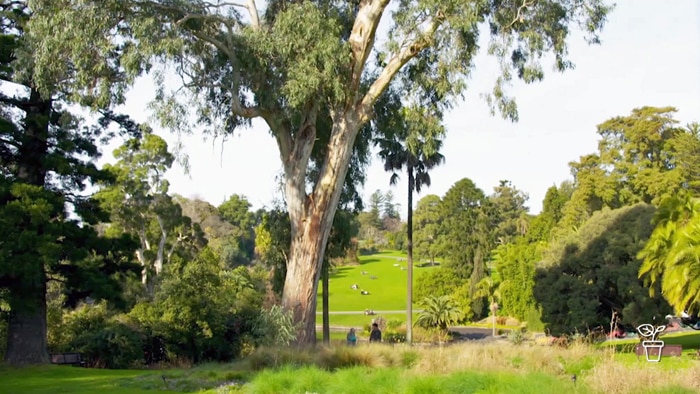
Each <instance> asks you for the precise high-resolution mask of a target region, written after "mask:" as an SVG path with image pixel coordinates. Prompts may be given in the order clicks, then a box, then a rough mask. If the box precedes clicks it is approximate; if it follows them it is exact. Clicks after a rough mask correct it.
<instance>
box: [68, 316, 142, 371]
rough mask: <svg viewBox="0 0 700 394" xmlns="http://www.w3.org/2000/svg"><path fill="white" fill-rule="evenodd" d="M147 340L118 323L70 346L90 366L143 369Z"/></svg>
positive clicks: (87, 333)
mask: <svg viewBox="0 0 700 394" xmlns="http://www.w3.org/2000/svg"><path fill="white" fill-rule="evenodd" d="M144 339H145V336H144V335H143V334H142V333H141V332H140V331H139V330H138V329H137V328H136V327H133V326H130V325H128V324H126V323H122V322H119V321H112V322H109V323H107V324H106V325H105V326H104V327H102V328H101V329H99V330H95V331H88V332H86V333H85V334H84V335H81V336H79V337H77V338H76V339H75V340H74V341H73V342H72V343H71V344H72V345H73V346H74V347H75V349H76V350H77V351H79V352H81V353H83V356H84V357H85V359H86V361H87V364H88V365H90V366H94V367H100V368H133V367H137V366H141V365H143V362H144V357H143V348H144Z"/></svg>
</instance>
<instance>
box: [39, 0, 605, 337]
mask: <svg viewBox="0 0 700 394" xmlns="http://www.w3.org/2000/svg"><path fill="white" fill-rule="evenodd" d="M390 3H391V1H390V0H360V1H357V0H351V1H327V0H313V1H312V0H307V1H298V2H289V1H286V0H271V1H268V2H267V3H266V7H265V10H264V11H261V10H260V9H258V5H257V4H256V2H255V0H247V1H246V2H224V1H203V0H190V1H185V0H168V1H165V0H31V1H30V4H31V6H32V8H33V9H34V11H35V12H37V13H38V14H39V15H40V16H41V17H40V18H39V19H37V20H35V21H34V23H32V32H33V36H32V38H33V39H34V40H36V41H38V42H39V43H40V44H39V45H37V47H36V51H35V52H34V55H35V56H36V64H37V67H38V69H39V70H41V71H42V76H43V78H42V79H41V80H40V81H39V82H40V85H39V86H41V88H42V89H51V88H53V87H54V86H66V85H69V86H71V89H72V90H73V91H74V92H75V95H74V96H75V98H76V99H77V100H80V101H81V102H87V103H92V104H96V103H113V104H117V103H120V102H122V101H123V98H124V95H123V93H124V91H125V90H126V89H127V87H128V86H130V85H131V84H133V82H134V81H135V78H136V77H137V76H138V75H140V74H142V73H144V72H147V71H149V70H152V66H153V65H154V64H156V63H158V64H161V63H162V62H167V63H168V64H170V65H172V70H173V72H175V73H176V74H178V75H179V76H180V77H182V80H183V83H182V84H181V85H180V86H177V87H176V88H175V89H173V90H172V91H169V90H167V89H165V81H166V78H165V77H164V75H163V73H159V74H156V75H157V76H158V78H156V79H157V81H158V82H159V87H158V89H157V94H156V101H157V105H156V107H157V113H158V114H159V115H160V118H161V119H162V120H163V125H164V126H166V127H168V128H171V129H173V130H180V131H186V132H190V131H191V130H193V128H192V127H191V125H189V124H188V123H189V122H188V121H189V120H190V119H196V120H197V121H198V123H199V124H200V126H202V127H204V129H205V130H206V131H208V132H210V133H213V134H217V135H229V134H231V133H233V131H234V130H235V129H236V128H238V127H240V126H245V125H248V124H250V122H251V121H252V120H253V119H261V120H263V121H264V122H265V123H266V125H267V127H269V130H270V133H271V134H272V135H273V136H274V138H275V140H276V143H277V146H278V148H279V153H280V159H281V161H282V165H283V168H284V177H285V194H286V201H287V206H288V212H289V216H290V222H291V234H292V237H291V248H290V254H289V264H288V267H287V277H286V282H285V288H284V292H283V297H282V298H283V300H282V302H283V304H284V306H285V307H286V308H287V309H288V310H291V311H292V312H293V313H294V320H295V321H296V322H303V323H304V324H303V325H302V328H301V329H300V331H299V333H298V334H299V335H298V341H299V342H300V343H310V342H314V341H315V334H314V330H315V324H314V317H315V310H316V302H315V295H316V291H317V287H318V279H319V276H320V272H321V265H322V262H323V253H324V251H325V246H326V243H327V241H328V236H329V233H330V229H331V225H332V222H333V216H334V214H335V211H336V207H337V205H338V201H339V199H340V194H341V191H342V189H343V182H344V180H345V175H346V173H347V171H348V167H349V163H350V158H351V156H352V147H353V144H354V143H355V140H356V138H357V136H358V134H359V133H360V131H361V130H362V128H363V126H364V125H367V124H374V123H375V122H377V119H381V117H382V111H383V108H384V104H383V103H382V100H384V98H385V96H386V95H385V94H384V93H385V92H386V91H387V89H389V88H390V86H393V87H394V88H395V89H397V91H400V92H401V97H402V98H405V99H407V100H408V101H409V102H410V103H412V104H416V105H420V104H431V105H433V106H434V107H435V108H436V110H437V111H444V110H446V109H448V108H450V107H451V106H452V105H453V104H454V103H455V101H456V100H457V99H459V98H460V97H461V95H462V94H463V93H464V91H465V89H466V79H467V77H468V76H469V73H470V70H471V69H472V66H473V60H474V58H475V55H476V54H477V52H478V48H479V45H478V42H479V37H480V34H487V35H489V37H490V38H491V40H490V42H489V44H488V52H489V54H491V55H493V56H495V57H496V58H497V60H498V61H499V64H500V65H501V73H500V76H499V77H498V78H497V80H496V81H495V87H494V89H493V91H492V92H491V94H489V95H488V97H489V98H490V99H489V103H490V104H491V105H492V108H493V111H494V112H495V108H498V109H499V111H500V112H501V113H502V114H503V115H504V116H505V117H507V118H510V119H513V120H515V119H517V107H516V104H515V101H514V100H513V99H512V98H511V97H509V96H508V95H507V93H506V86H507V85H508V83H509V82H510V81H511V80H512V79H513V78H514V77H516V76H517V77H518V78H520V79H522V80H524V81H525V82H528V83H530V82H536V81H539V80H541V79H542V78H543V77H544V72H543V67H542V66H541V64H540V60H541V59H542V58H544V57H546V58H549V59H553V60H554V67H555V68H556V69H557V70H559V71H563V70H565V69H568V68H571V67H572V63H571V62H570V61H569V59H567V56H566V55H567V40H568V39H569V37H570V35H571V33H572V31H574V27H575V26H579V27H580V28H581V30H583V31H584V34H585V36H586V38H587V39H588V40H589V42H598V32H599V30H600V29H601V28H602V25H603V24H604V22H605V19H606V16H607V13H608V12H609V10H610V8H611V7H609V6H608V5H606V4H605V2H604V1H603V0H558V1H553V0H550V1H530V0H509V1H484V0H473V1H463V0H438V1H432V0H430V1H426V0H401V1H395V2H394V3H392V5H395V7H389V5H390ZM382 20H384V21H388V22H389V25H388V27H389V29H388V35H387V36H386V39H383V38H384V37H381V38H382V39H380V37H378V36H377V32H378V28H379V25H380V21H382ZM66 65H68V67H67V66H66ZM68 71H70V72H73V71H75V73H76V74H75V77H74V78H65V76H64V75H65V73H66V72H68ZM76 87H77V88H76ZM190 115H193V116H190ZM324 122H325V123H326V124H327V125H329V126H330V127H328V128H325V127H319V125H320V124H322V123H324ZM378 129H379V130H381V128H379V127H378ZM318 144H325V145H324V148H325V149H324V157H323V160H322V161H321V162H320V165H319V168H318V173H317V181H316V182H314V187H313V188H308V187H307V186H308V184H307V170H308V169H309V165H310V161H311V160H310V159H311V152H312V151H313V150H314V148H315V146H316V145H318Z"/></svg>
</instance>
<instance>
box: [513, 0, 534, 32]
mask: <svg viewBox="0 0 700 394" xmlns="http://www.w3.org/2000/svg"><path fill="white" fill-rule="evenodd" d="M533 5H535V0H523V4H521V5H520V7H518V10H517V12H516V13H515V18H513V20H512V21H511V22H510V23H509V24H508V26H506V28H510V27H512V26H513V25H515V24H516V23H517V22H522V21H523V19H525V17H524V16H523V15H522V12H523V11H525V10H526V9H527V8H528V7H531V6H533Z"/></svg>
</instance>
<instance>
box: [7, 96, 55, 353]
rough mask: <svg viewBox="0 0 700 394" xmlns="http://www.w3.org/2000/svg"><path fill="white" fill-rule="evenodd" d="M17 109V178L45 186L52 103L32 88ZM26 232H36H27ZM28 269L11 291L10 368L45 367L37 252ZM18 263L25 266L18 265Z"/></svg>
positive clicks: (40, 267) (41, 285) (41, 268)
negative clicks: (20, 121) (20, 122)
mask: <svg viewBox="0 0 700 394" xmlns="http://www.w3.org/2000/svg"><path fill="white" fill-rule="evenodd" d="M20 108H21V109H22V110H23V111H25V114H26V115H25V117H24V136H23V138H22V146H21V147H20V148H19V152H18V153H19V162H18V163H17V178H18V180H19V181H20V182H24V183H28V184H31V185H34V186H41V187H44V186H45V183H46V169H45V165H44V160H45V159H46V154H47V151H48V127H49V116H50V114H51V100H45V99H43V98H42V97H41V95H40V94H39V92H38V91H36V90H34V89H32V90H31V91H30V93H29V99H28V101H26V102H25V103H24V104H23V105H21V106H20ZM27 231H38V230H37V229H28V230H27ZM26 252H27V253H35V260H34V261H33V262H32V263H30V264H31V267H29V266H27V267H23V271H24V272H23V274H22V276H21V277H19V278H17V280H18V283H17V284H16V287H13V288H11V289H10V292H11V294H10V296H11V299H12V301H11V302H10V319H9V322H8V323H9V324H8V330H7V351H6V353H5V361H6V362H8V363H9V364H12V365H26V364H45V363H48V362H49V355H48V352H47V349H46V272H45V271H44V266H43V260H42V259H41V256H39V255H38V253H39V252H38V251H34V250H32V251H26ZM18 264H26V263H23V262H18Z"/></svg>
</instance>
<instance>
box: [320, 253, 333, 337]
mask: <svg viewBox="0 0 700 394" xmlns="http://www.w3.org/2000/svg"><path fill="white" fill-rule="evenodd" d="M329 268H330V262H328V261H327V262H326V263H325V264H324V265H323V289H322V290H323V343H325V344H326V345H328V344H330V343H331V319H330V316H329V313H328V312H329V310H330V308H329V304H328V296H329V295H330V294H329V293H328V290H329V287H330V286H329V285H328V271H329Z"/></svg>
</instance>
